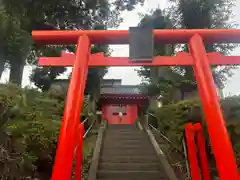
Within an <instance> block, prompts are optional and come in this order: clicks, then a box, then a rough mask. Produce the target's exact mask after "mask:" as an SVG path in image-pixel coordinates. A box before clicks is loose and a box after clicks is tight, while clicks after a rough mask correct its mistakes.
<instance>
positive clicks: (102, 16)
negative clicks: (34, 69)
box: [0, 0, 143, 84]
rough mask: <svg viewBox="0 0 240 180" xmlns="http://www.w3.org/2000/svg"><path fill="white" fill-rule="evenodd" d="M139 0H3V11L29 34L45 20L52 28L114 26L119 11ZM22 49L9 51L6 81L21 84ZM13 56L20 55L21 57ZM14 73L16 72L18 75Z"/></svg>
mask: <svg viewBox="0 0 240 180" xmlns="http://www.w3.org/2000/svg"><path fill="white" fill-rule="evenodd" d="M139 2H143V0H136V1H131V0H129V1H122V0H115V1H110V0H109V1H108V0H105V1H99V0H91V1H89V0H88V1H87V0H84V1H82V0H77V1H75V0H71V1H68V0H62V1H58V0H41V1H40V0H37V1H29V0H22V1H21V3H19V2H18V1H16V0H3V5H4V8H5V10H6V13H7V14H9V15H11V17H13V18H17V19H18V20H17V22H18V24H19V27H20V28H21V29H22V30H23V31H26V32H27V33H28V36H30V34H31V31H32V30H34V29H38V30H39V29H40V30H43V29H46V28H45V25H46V24H51V25H52V26H53V27H54V28H56V29H93V28H95V27H96V26H99V25H101V26H104V27H105V28H106V27H116V26H117V25H118V24H119V22H121V18H120V16H119V15H120V12H121V11H123V10H126V9H127V10H132V9H133V8H134V7H135V5H136V4H138V3H139ZM16 35H19V34H15V35H13V36H14V38H15V39H19V38H16V37H15V36H16ZM20 39H25V38H20ZM10 42H11V47H14V48H13V49H18V48H15V47H18V44H19V42H18V41H10ZM30 45H31V43H29V44H28V46H30ZM24 52H25V53H26V54H20V53H19V52H16V54H11V56H12V59H11V60H10V65H11V67H13V70H12V72H11V73H14V75H11V76H10V81H13V82H16V83H18V84H21V80H20V79H21V74H22V70H23V68H22V67H23V66H24V65H25V58H26V57H27V56H28V53H29V52H27V51H24ZM33 52H35V51H33ZM31 53H32V52H31ZM19 55H21V57H19ZM43 55H44V53H43ZM28 57H29V56H28ZM17 59H21V61H19V60H17ZM20 62H21V63H20ZM0 65H1V64H0ZM19 65H20V66H19ZM1 67H3V66H1ZM17 74H18V75H19V77H18V78H17Z"/></svg>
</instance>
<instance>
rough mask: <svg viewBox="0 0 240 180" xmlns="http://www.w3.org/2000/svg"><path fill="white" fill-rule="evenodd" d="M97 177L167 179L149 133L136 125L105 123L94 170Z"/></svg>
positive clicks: (107, 178) (99, 178) (140, 179)
mask: <svg viewBox="0 0 240 180" xmlns="http://www.w3.org/2000/svg"><path fill="white" fill-rule="evenodd" d="M96 179H98V180H105V179H106V180H110V179H111V180H147V179H151V180H168V179H169V178H168V176H167V175H166V173H165V171H164V170H163V167H162V166H161V163H160V161H159V158H158V156H157V153H156V151H155V149H154V147H153V145H152V143H151V142H150V140H149V138H148V135H147V133H146V132H144V131H143V130H140V129H139V128H138V127H137V126H136V125H108V127H107V129H106V130H105V133H104V135H103V140H102V145H101V151H100V155H99V158H98V167H97V172H96Z"/></svg>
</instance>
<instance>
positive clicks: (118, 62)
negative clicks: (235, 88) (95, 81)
mask: <svg viewBox="0 0 240 180" xmlns="http://www.w3.org/2000/svg"><path fill="white" fill-rule="evenodd" d="M207 57H208V61H209V63H210V64H211V65H237V64H240V56H222V55H221V54H220V53H217V52H216V53H209V54H207ZM75 59H76V57H75V55H74V54H67V53H63V55H62V56H61V57H39V61H38V63H39V65H41V66H69V67H70V66H72V65H73V64H74V61H75ZM193 64H194V63H193V59H192V56H190V55H189V54H187V53H178V54H177V56H156V57H155V58H154V60H153V62H150V63H149V62H140V63H136V62H131V61H130V60H129V58H127V57H104V55H103V54H102V53H97V54H92V55H91V56H90V60H89V64H88V66H90V67H100V66H193Z"/></svg>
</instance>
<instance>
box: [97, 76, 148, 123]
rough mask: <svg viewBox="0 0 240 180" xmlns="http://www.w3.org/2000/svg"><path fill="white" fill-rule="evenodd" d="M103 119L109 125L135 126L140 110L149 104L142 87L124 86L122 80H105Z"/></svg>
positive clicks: (102, 92)
mask: <svg viewBox="0 0 240 180" xmlns="http://www.w3.org/2000/svg"><path fill="white" fill-rule="evenodd" d="M100 104H101V109H102V119H103V120H107V121H108V123H109V124H134V123H135V121H136V120H137V118H138V113H139V110H140V109H141V108H142V107H143V106H144V105H146V104H148V97H147V96H145V95H142V94H141V93H140V86H135V85H134V86H133V85H122V81H121V79H105V80H103V82H102V85H101V97H100Z"/></svg>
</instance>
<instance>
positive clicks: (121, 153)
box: [101, 149, 156, 156]
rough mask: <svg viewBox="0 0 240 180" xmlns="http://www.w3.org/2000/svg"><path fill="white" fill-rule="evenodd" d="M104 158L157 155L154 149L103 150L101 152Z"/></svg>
mask: <svg viewBox="0 0 240 180" xmlns="http://www.w3.org/2000/svg"><path fill="white" fill-rule="evenodd" d="M101 155H102V156H124V155H126V156H129V155H132V156H134V155H136V156H149V155H156V152H155V151H153V150H152V149H143V150H138V151H136V150H132V149H119V150H117V149H116V150H114V149H111V150H105V149H103V150H102V152H101Z"/></svg>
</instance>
